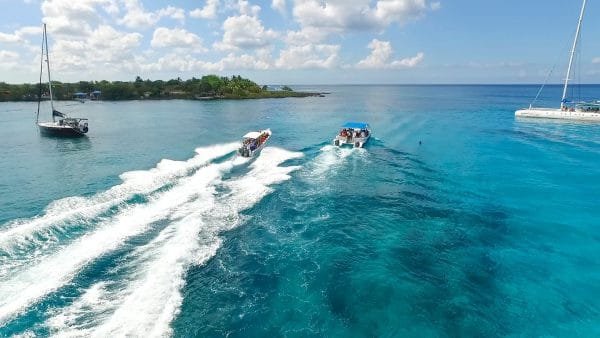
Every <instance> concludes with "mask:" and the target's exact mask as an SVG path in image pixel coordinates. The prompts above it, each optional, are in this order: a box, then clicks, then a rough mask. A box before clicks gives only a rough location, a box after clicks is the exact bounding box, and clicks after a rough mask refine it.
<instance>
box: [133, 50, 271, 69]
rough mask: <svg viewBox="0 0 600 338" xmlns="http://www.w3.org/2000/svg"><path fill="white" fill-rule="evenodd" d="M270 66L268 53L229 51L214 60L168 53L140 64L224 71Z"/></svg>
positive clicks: (163, 67) (157, 67)
mask: <svg viewBox="0 0 600 338" xmlns="http://www.w3.org/2000/svg"><path fill="white" fill-rule="evenodd" d="M271 67H272V65H271V63H270V62H269V59H268V55H265V54H263V53H261V52H258V53H256V54H254V55H251V54H242V55H235V54H234V53H230V54H228V55H227V56H225V57H223V58H222V59H221V60H219V61H216V62H210V61H203V60H200V59H197V58H195V57H193V56H192V55H189V54H187V55H180V54H174V53H169V54H167V55H165V56H163V57H160V58H159V59H158V60H157V61H156V62H154V63H149V64H146V65H144V66H142V69H143V70H144V71H158V72H165V71H178V72H190V71H206V72H215V71H226V70H229V71H231V70H266V69H270V68H271Z"/></svg>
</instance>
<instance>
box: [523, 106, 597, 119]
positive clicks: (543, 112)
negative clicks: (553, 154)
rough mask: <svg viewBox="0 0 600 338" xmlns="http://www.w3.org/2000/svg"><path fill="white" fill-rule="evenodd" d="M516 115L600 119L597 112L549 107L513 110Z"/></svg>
mask: <svg viewBox="0 0 600 338" xmlns="http://www.w3.org/2000/svg"><path fill="white" fill-rule="evenodd" d="M515 116H517V117H534V118H546V119H563V120H581V121H600V113H599V112H584V111H578V110H575V111H564V110H561V109H550V108H535V109H521V110H517V111H516V112H515Z"/></svg>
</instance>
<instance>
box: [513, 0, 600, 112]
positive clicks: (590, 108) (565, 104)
mask: <svg viewBox="0 0 600 338" xmlns="http://www.w3.org/2000/svg"><path fill="white" fill-rule="evenodd" d="M586 1H587V0H583V5H582V6H581V13H580V14H579V21H578V22H577V30H576V31H575V39H574V41H573V47H572V48H571V55H570V57H569V66H568V67H567V77H566V78H565V85H564V88H563V95H562V100H561V101H560V108H533V107H532V105H529V108H525V109H520V110H517V111H516V112H515V116H519V117H541V118H550V119H569V120H589V121H600V101H596V102H578V103H575V104H572V103H571V102H570V101H569V100H567V89H568V88H569V80H570V77H571V70H572V66H573V59H574V56H575V50H576V49H577V44H578V43H579V37H580V31H581V23H582V22H583V15H584V13H585V5H586ZM569 103H571V104H569Z"/></svg>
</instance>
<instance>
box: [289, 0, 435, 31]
mask: <svg viewBox="0 0 600 338" xmlns="http://www.w3.org/2000/svg"><path fill="white" fill-rule="evenodd" d="M372 2H373V1H371V0H326V1H325V0H295V1H294V9H293V13H294V17H295V18H296V20H297V21H298V22H299V23H300V25H302V26H303V27H319V28H321V29H326V30H329V31H331V32H344V31H346V30H373V29H382V28H385V27H387V26H388V25H390V24H392V23H398V24H404V23H406V22H409V21H411V20H415V19H418V18H420V17H422V16H423V15H424V14H425V13H426V12H427V11H429V10H432V9H433V8H436V7H437V8H439V5H436V4H435V3H434V4H433V5H431V6H430V5H428V3H427V1H426V0H378V1H376V2H375V3H374V6H372V5H371V4H372Z"/></svg>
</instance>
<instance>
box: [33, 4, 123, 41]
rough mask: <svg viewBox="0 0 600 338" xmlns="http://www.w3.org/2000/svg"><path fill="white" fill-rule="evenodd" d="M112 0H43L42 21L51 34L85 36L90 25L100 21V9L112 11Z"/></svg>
mask: <svg viewBox="0 0 600 338" xmlns="http://www.w3.org/2000/svg"><path fill="white" fill-rule="evenodd" d="M115 6H117V5H116V3H115V1H114V0H78V1H73V0H53V1H50V0H45V1H44V2H42V14H43V15H44V17H43V21H44V22H45V23H46V24H47V26H48V31H49V32H50V33H52V34H53V35H65V36H75V35H77V36H86V35H89V34H90V33H91V31H92V26H93V25H96V24H98V23H100V22H102V16H101V11H99V8H102V9H103V10H104V11H105V12H107V13H110V12H114V11H115V8H117V9H116V10H118V7H115Z"/></svg>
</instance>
